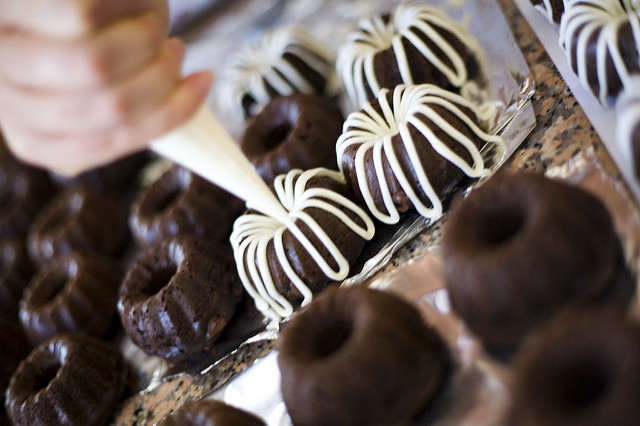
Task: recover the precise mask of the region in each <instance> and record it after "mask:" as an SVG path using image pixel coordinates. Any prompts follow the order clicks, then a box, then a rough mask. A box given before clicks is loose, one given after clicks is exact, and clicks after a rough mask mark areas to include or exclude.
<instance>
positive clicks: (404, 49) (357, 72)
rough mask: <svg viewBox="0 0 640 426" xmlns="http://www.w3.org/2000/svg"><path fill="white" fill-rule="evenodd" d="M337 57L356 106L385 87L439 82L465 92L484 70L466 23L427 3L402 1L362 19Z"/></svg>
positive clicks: (362, 104) (340, 73)
mask: <svg viewBox="0 0 640 426" xmlns="http://www.w3.org/2000/svg"><path fill="white" fill-rule="evenodd" d="M359 26H360V28H359V30H358V31H355V32H353V33H351V34H349V35H348V36H347V40H346V41H345V43H344V44H343V45H342V46H341V47H340V48H339V50H338V56H337V60H336V68H337V70H338V75H339V76H340V78H341V79H342V83H343V84H344V86H345V89H346V92H347V95H348V97H349V99H350V100H351V102H352V104H353V105H354V106H355V107H356V108H362V107H363V106H364V104H365V103H366V102H368V101H371V100H373V99H375V98H376V97H378V94H379V93H380V91H381V90H382V89H383V88H387V89H390V90H393V88H394V87H396V86H398V85H400V84H404V85H413V84H423V83H429V84H435V85H437V86H439V87H442V88H444V89H451V90H454V89H456V90H459V89H460V88H462V87H463V86H464V85H465V84H466V83H467V82H468V81H469V80H472V79H474V78H476V77H478V76H479V74H480V63H479V59H478V53H479V50H480V49H479V46H478V43H477V42H476V40H475V39H474V38H473V37H471V35H470V34H468V33H467V31H466V30H465V29H463V28H462V26H461V25H459V24H458V23H456V22H455V21H453V20H452V19H451V18H449V17H448V16H447V15H446V13H445V12H444V11H442V10H440V9H438V8H436V7H433V6H430V5H428V4H426V3H410V2H409V3H402V4H400V5H399V6H397V7H396V9H395V10H393V11H392V12H391V13H390V14H388V15H383V16H376V17H374V18H372V19H370V20H362V21H360V23H359Z"/></svg>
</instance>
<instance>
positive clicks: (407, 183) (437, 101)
mask: <svg viewBox="0 0 640 426" xmlns="http://www.w3.org/2000/svg"><path fill="white" fill-rule="evenodd" d="M482 118H484V117H483V111H482V110H481V109H479V108H477V107H476V106H475V105H474V104H473V103H471V102H470V101H468V100H466V99H465V98H463V97H462V96H460V95H457V94H455V93H453V92H449V91H446V90H443V89H441V88H439V87H436V86H434V85H428V84H424V85H416V86H404V85H400V86H397V87H396V88H395V89H394V90H393V91H389V90H388V89H383V90H382V91H381V92H380V94H379V96H378V98H377V100H376V101H375V102H372V103H366V104H365V105H364V109H363V110H362V111H358V112H355V113H352V114H350V115H349V116H348V117H347V119H346V121H345V123H344V132H343V134H342V135H341V136H340V138H339V139H338V141H337V143H336V150H337V157H338V161H339V165H340V170H341V171H343V173H344V174H345V176H346V177H347V180H348V182H349V183H350V185H351V186H352V187H353V188H354V191H355V192H356V194H358V196H359V197H361V198H362V199H363V201H364V203H365V205H366V206H367V208H368V210H369V211H370V212H371V214H372V215H373V216H374V217H375V218H376V219H378V220H379V221H381V222H383V223H387V224H393V223H397V222H399V221H400V218H401V213H403V212H406V211H407V210H408V209H409V208H415V209H416V210H417V211H418V212H419V213H420V214H421V215H422V216H425V217H427V218H434V219H435V218H439V217H440V216H441V215H442V213H443V210H444V207H443V202H442V201H443V198H444V197H445V196H447V195H449V194H451V193H452V192H453V191H454V190H455V189H456V187H457V186H458V185H459V184H460V183H461V182H462V181H463V180H464V179H468V178H470V179H477V178H480V177H481V176H483V175H485V174H487V173H489V171H488V170H487V169H486V168H485V161H484V158H483V155H482V151H483V149H489V148H490V147H497V148H498V150H499V151H500V152H502V151H503V150H504V142H503V141H502V138H500V137H499V136H494V135H491V134H489V133H487V132H485V131H484V130H483V129H482V128H481V126H480V124H479V119H482Z"/></svg>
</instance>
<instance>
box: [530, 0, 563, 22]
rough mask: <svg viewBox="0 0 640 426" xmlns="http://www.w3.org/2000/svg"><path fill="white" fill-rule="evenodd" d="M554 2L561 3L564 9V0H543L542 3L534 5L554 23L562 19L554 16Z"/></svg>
mask: <svg viewBox="0 0 640 426" xmlns="http://www.w3.org/2000/svg"><path fill="white" fill-rule="evenodd" d="M553 3H561V4H562V10H563V11H564V0H555V1H554V0H542V3H539V4H536V5H534V6H533V7H534V8H535V9H536V10H538V12H540V13H542V14H543V15H544V16H545V17H546V18H547V20H548V21H549V22H551V23H552V24H558V23H559V22H560V20H559V19H558V20H556V19H555V18H554V16H553ZM561 16H562V15H561Z"/></svg>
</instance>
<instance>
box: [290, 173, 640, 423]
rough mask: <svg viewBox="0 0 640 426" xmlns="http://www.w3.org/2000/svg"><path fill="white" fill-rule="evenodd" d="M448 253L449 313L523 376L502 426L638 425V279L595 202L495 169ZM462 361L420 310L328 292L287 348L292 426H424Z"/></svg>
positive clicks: (457, 216) (296, 318) (449, 241)
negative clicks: (633, 304)
mask: <svg viewBox="0 0 640 426" xmlns="http://www.w3.org/2000/svg"><path fill="white" fill-rule="evenodd" d="M440 253H441V255H442V258H443V262H444V278H445V282H446V286H447V290H448V293H449V296H450V301H451V306H452V309H453V310H454V312H455V313H456V314H457V315H458V316H459V317H460V318H461V319H462V320H463V321H464V323H465V324H466V325H467V327H468V329H469V330H470V332H471V333H472V335H473V336H474V337H475V338H477V339H479V340H480V341H481V342H482V344H484V346H485V348H486V349H488V350H489V353H490V354H493V356H494V359H495V360H497V361H498V362H501V363H504V365H506V366H507V367H508V368H509V369H510V370H511V371H512V372H513V379H514V380H513V382H512V383H508V384H507V385H508V386H509V389H510V390H511V399H510V401H509V403H508V406H507V407H506V411H505V413H504V416H503V418H502V422H503V424H518V425H537V424H576V425H578V424H580V425H582V424H594V425H596V424H603V423H608V422H613V423H615V424H636V423H638V422H639V421H640V410H639V409H638V405H637V403H636V398H635V393H634V389H636V388H637V386H638V385H639V384H640V364H638V356H639V355H640V339H639V337H640V323H639V322H638V319H637V318H636V319H634V318H631V315H630V313H629V312H628V307H629V306H630V300H631V299H632V296H633V294H634V293H635V291H636V289H635V282H634V280H633V278H631V276H630V275H629V272H628V271H627V270H626V266H625V264H624V259H623V257H622V255H621V247H620V243H619V242H618V237H617V235H616V233H615V231H614V226H613V223H612V220H611V218H610V216H609V213H608V211H607V209H606V207H605V206H604V205H603V204H602V202H601V201H600V200H599V199H598V198H597V197H595V196H594V195H592V194H590V193H588V192H587V191H585V190H583V189H580V188H578V187H576V186H573V185H570V184H567V183H564V182H561V181H559V180H552V179H549V178H546V177H544V176H543V175H541V174H537V173H532V172H519V173H514V172H511V173H509V172H499V173H498V174H496V175H495V176H493V177H492V178H490V179H489V180H487V181H486V182H484V183H483V184H482V185H481V186H479V187H476V188H474V189H472V190H471V192H470V194H469V196H468V197H466V198H462V197H460V198H459V199H458V200H457V201H456V202H455V203H454V206H453V207H452V210H451V214H450V216H448V217H447V220H446V222H445V224H444V228H443V236H442V241H441V251H440ZM449 343H450V344H452V345H453V344H454V343H453V342H449ZM458 362H461V360H457V359H455V356H454V354H453V353H452V352H450V350H449V349H448V348H447V345H446V344H445V343H444V342H443V341H442V338H441V337H440V336H439V333H438V331H437V330H435V329H434V328H431V327H430V326H428V325H427V324H426V322H425V319H423V318H421V317H420V315H419V314H418V313H417V312H415V307H414V306H412V305H411V304H410V303H408V302H406V301H403V300H401V299H400V298H399V297H397V296H394V295H392V294H391V293H387V292H383V291H380V290H374V289H368V288H363V287H346V288H338V289H335V290H334V291H328V292H325V293H323V294H322V295H320V296H319V297H318V298H316V299H315V300H314V301H313V302H311V303H310V304H309V305H308V306H307V307H303V308H302V309H301V310H300V311H298V312H297V313H296V314H295V315H293V316H292V318H291V320H290V321H289V322H287V323H286V324H285V326H284V328H283V330H282V334H281V337H280V340H279V342H278V365H279V368H280V373H281V391H282V397H283V400H284V403H285V405H286V407H287V411H288V413H289V415H290V416H291V418H292V421H293V424H377V423H380V424H396V423H400V424H407V423H408V424H413V423H416V424H420V422H421V421H424V419H430V418H431V417H429V413H430V411H429V410H428V407H432V408H434V409H435V408H436V407H434V404H438V407H439V408H437V409H438V410H439V412H443V410H444V411H445V412H446V404H447V402H446V401H444V400H442V399H440V401H439V402H435V401H436V400H438V399H439V398H438V396H439V395H441V394H442V393H443V391H444V389H445V388H446V387H447V380H448V379H447V377H448V371H450V368H451V367H452V366H455V365H456V364H457V363H458ZM426 408H427V410H426V411H425V409H426Z"/></svg>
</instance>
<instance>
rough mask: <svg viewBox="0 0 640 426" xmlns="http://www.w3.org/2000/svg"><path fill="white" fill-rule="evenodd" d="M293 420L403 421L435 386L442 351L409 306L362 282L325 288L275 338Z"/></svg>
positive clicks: (443, 366) (439, 382) (445, 357)
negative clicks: (365, 286) (352, 285)
mask: <svg viewBox="0 0 640 426" xmlns="http://www.w3.org/2000/svg"><path fill="white" fill-rule="evenodd" d="M277 349H278V366H279V369H280V374H281V390H282V397H283V400H284V402H285V405H286V407H287V411H288V413H289V415H290V416H291V419H292V421H293V424H304V425H325V424H326V425H329V424H331V425H366V424H380V425H384V424H410V423H411V421H412V420H413V421H415V420H416V417H418V416H419V415H421V414H423V413H422V412H423V411H424V409H425V408H426V407H427V405H428V404H429V402H430V401H432V400H433V398H434V397H435V396H436V395H437V394H438V392H439V391H440V389H441V388H442V386H443V384H444V382H445V379H446V377H447V376H448V372H449V368H450V359H449V354H448V350H447V348H446V345H445V343H444V341H443V340H442V339H441V338H440V336H439V335H438V334H437V332H436V331H435V330H434V329H432V328H431V327H429V326H428V325H427V324H426V323H425V322H424V321H423V319H422V317H421V316H420V313H419V312H418V310H417V309H416V308H415V307H413V305H411V304H409V303H408V302H406V301H404V300H403V299H401V298H400V297H398V296H395V295H392V294H391V293H385V292H382V291H380V290H373V289H368V288H364V287H345V288H339V289H332V290H330V291H328V292H326V293H324V294H322V295H320V296H319V297H318V298H317V299H316V300H314V301H313V302H312V303H311V304H310V305H309V306H307V307H306V308H304V309H301V310H300V311H299V312H298V313H297V314H295V315H293V316H292V317H291V320H290V321H289V322H288V323H287V324H286V326H285V327H284V328H283V329H282V332H281V335H280V338H279V341H278V346H277Z"/></svg>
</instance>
